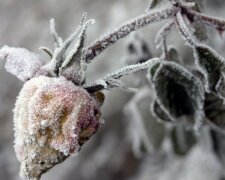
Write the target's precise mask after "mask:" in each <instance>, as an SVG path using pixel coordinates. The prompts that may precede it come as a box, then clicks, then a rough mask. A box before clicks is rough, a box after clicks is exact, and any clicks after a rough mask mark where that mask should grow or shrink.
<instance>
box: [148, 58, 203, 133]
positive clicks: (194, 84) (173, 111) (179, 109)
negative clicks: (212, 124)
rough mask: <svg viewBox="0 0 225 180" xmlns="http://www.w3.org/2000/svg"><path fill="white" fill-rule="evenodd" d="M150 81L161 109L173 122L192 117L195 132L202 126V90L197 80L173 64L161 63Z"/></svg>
mask: <svg viewBox="0 0 225 180" xmlns="http://www.w3.org/2000/svg"><path fill="white" fill-rule="evenodd" d="M153 67H154V66H153ZM150 72H151V69H150ZM152 81H153V85H154V89H155V92H156V95H157V102H158V103H159V105H160V107H161V109H163V110H164V111H165V112H168V113H169V114H170V115H171V117H172V118H173V119H174V120H175V121H177V119H178V118H179V117H182V116H192V118H193V119H194V122H193V123H194V124H195V126H194V128H195V129H196V130H198V129H199V128H200V127H201V126H202V125H203V120H204V112H203V106H204V88H203V87H202V84H201V82H200V80H199V79H197V78H196V77H195V76H194V75H193V74H191V73H190V72H189V71H188V70H186V69H185V68H183V67H182V66H180V65H178V64H176V63H174V62H162V63H161V64H160V66H159V67H158V68H157V70H156V71H155V73H154V76H153V78H152ZM181 102H185V103H181Z"/></svg>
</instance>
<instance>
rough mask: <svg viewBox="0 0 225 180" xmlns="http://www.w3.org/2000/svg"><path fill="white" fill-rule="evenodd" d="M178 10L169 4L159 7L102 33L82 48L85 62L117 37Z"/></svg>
mask: <svg viewBox="0 0 225 180" xmlns="http://www.w3.org/2000/svg"><path fill="white" fill-rule="evenodd" d="M178 10H179V8H177V7H175V6H171V7H168V8H165V9H159V10H155V11H152V12H149V13H147V14H143V15H141V16H138V17H136V18H135V19H132V20H131V21H128V22H126V23H124V24H123V25H121V26H120V27H119V28H117V29H116V30H114V31H113V32H111V33H109V34H106V35H104V36H103V37H102V38H100V39H99V40H97V41H95V42H93V43H92V44H91V45H89V46H88V47H87V48H86V49H85V50H84V58H85V59H86V61H87V62H90V61H91V60H92V59H94V58H95V57H96V56H97V55H99V54H100V53H102V52H103V51H104V50H105V49H107V48H108V47H109V46H111V45H112V44H114V43H115V42H117V41H118V40H119V39H122V38H124V37H126V36H127V35H129V34H130V33H131V32H133V31H135V30H138V29H140V28H142V27H145V26H146V25H148V24H151V23H154V22H158V21H161V20H164V19H169V18H172V17H174V16H175V14H176V13H177V11H178Z"/></svg>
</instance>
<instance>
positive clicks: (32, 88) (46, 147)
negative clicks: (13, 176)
mask: <svg viewBox="0 0 225 180" xmlns="http://www.w3.org/2000/svg"><path fill="white" fill-rule="evenodd" d="M98 99H99V98H97V96H94V95H91V94H89V93H88V92H87V91H86V90H84V89H83V88H81V87H78V86H76V85H74V84H73V83H72V82H71V81H68V80H66V79H65V78H64V77H59V78H50V77H46V76H39V77H37V78H33V79H31V80H29V81H27V82H26V83H25V85H24V86H23V88H22V90H21V92H20V94H19V96H18V98H17V101H16V104H15V109H14V126H15V127H14V128H15V151H16V155H17V158H18V160H19V161H20V162H21V168H20V175H21V176H23V177H26V178H29V179H35V178H36V179H39V178H40V176H41V174H43V173H44V172H46V171H47V170H48V169H50V168H51V167H53V166H54V165H56V164H58V163H60V162H62V161H64V160H65V159H66V158H67V157H68V156H70V155H74V154H77V153H78V151H79V150H80V148H81V146H82V144H83V143H84V142H85V141H87V140H88V139H89V138H90V137H91V136H92V135H93V134H94V133H95V132H96V130H97V129H98V128H99V127H100V125H101V121H100V120H99V117H100V105H101V103H100V101H99V100H98Z"/></svg>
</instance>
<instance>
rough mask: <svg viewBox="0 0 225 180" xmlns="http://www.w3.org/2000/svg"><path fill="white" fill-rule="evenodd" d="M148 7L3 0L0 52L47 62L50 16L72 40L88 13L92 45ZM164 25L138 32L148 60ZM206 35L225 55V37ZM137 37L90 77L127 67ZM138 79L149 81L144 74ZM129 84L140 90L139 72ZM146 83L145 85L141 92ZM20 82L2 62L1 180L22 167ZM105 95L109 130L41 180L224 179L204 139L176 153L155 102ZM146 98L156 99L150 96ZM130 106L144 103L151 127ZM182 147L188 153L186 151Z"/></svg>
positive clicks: (103, 58) (91, 69)
mask: <svg viewBox="0 0 225 180" xmlns="http://www.w3.org/2000/svg"><path fill="white" fill-rule="evenodd" d="M204 3H205V6H204V7H205V9H204V11H205V12H206V13H207V14H210V15H215V16H221V17H225V11H224V8H225V1H223V0H205V2H204ZM149 4H150V2H149V1H148V0H113V1H112V0H65V1H61V0H38V1H37V0H0V47H2V46H3V45H9V46H14V47H24V48H27V49H29V50H31V51H33V52H36V53H38V54H40V55H41V56H42V57H43V58H48V57H47V56H46V55H45V54H44V53H43V52H41V51H39V50H38V48H39V47H40V46H48V47H50V48H53V42H52V39H51V36H50V33H49V20H50V18H55V21H56V28H57V30H58V33H59V34H60V35H61V36H62V37H64V38H66V37H67V36H68V35H69V34H70V33H71V32H73V31H74V29H75V28H76V26H77V25H78V24H79V22H80V18H81V16H82V14H83V12H87V13H88V17H89V18H94V19H95V20H96V23H95V24H94V25H90V26H89V29H88V33H87V34H88V37H87V41H88V42H87V44H89V43H91V42H92V41H94V40H95V39H97V38H99V37H100V36H101V35H103V34H104V33H106V32H108V31H110V30H113V29H114V28H115V27H117V26H119V25H120V24H121V23H123V22H124V21H126V20H129V19H130V18H132V17H136V16H137V15H140V14H142V13H144V12H145V10H146V9H148V6H149ZM162 24H163V23H157V24H155V25H151V26H147V27H146V28H144V29H142V30H140V31H139V35H140V37H144V39H145V41H146V44H147V46H148V48H149V52H150V53H149V54H148V55H149V56H158V55H159V53H160V51H159V50H156V48H155V47H154V43H153V38H154V35H155V34H156V32H157V31H158V29H159V27H160V26H161V25H162ZM176 33H177V32H175V33H172V34H171V36H170V38H169V42H171V43H173V44H175V45H176V46H177V47H179V48H178V49H179V52H180V53H181V54H182V57H183V58H184V59H185V60H187V61H189V59H190V58H191V57H190V55H189V54H190V52H191V50H190V49H187V48H186V47H185V46H184V45H183V44H184V43H183V41H182V40H181V39H179V38H177V34H176ZM208 33H209V34H210V36H209V37H210V38H209V39H208V40H207V43H208V44H210V45H212V47H214V48H215V49H216V50H217V51H218V52H220V53H221V54H222V55H223V56H224V57H225V51H224V48H225V43H224V38H221V37H220V36H218V34H217V33H216V32H214V31H212V30H211V29H209V30H208ZM175 37H176V38H175ZM133 38H134V36H133V35H131V36H130V37H128V38H126V39H123V40H121V41H119V42H118V43H117V44H116V45H114V46H112V47H110V48H108V49H107V50H106V51H105V52H104V53H103V54H101V55H100V56H99V57H97V58H96V59H95V61H94V62H93V63H92V64H91V65H89V66H88V80H89V81H91V80H93V79H96V78H98V77H101V76H102V75H104V74H106V73H107V72H112V71H113V70H116V69H118V68H119V67H122V66H124V65H126V64H127V60H128V59H129V55H128V50H129V48H128V47H129V45H130V43H131V42H132V40H133ZM191 61H192V60H191ZM137 76H138V77H142V78H141V79H142V80H143V79H145V75H143V74H138V75H137ZM123 80H124V82H126V84H128V85H130V86H137V82H136V80H135V79H134V75H133V76H129V77H125V78H123ZM139 80H140V79H139ZM137 81H138V80H137ZM145 83H146V82H141V84H142V85H143V84H144V85H143V88H142V89H143V91H144V89H145V88H146V86H145ZM22 85H23V83H22V82H20V81H19V80H17V78H16V77H14V76H12V75H11V74H9V73H7V72H6V71H5V69H4V62H0V123H1V126H0V180H3V179H6V180H19V179H20V178H19V176H18V173H19V162H18V161H17V159H16V156H15V153H14V149H13V141H14V135H13V113H12V110H13V108H14V103H15V100H16V97H17V95H18V93H19V91H20V89H21V87H22ZM104 93H105V95H106V101H105V104H104V106H103V108H102V118H103V119H104V120H105V125H104V126H103V127H102V128H101V129H100V130H99V131H98V132H97V134H96V135H95V136H94V137H92V138H91V140H89V141H88V142H87V143H86V144H85V145H84V146H83V148H82V150H81V151H80V153H79V155H78V156H77V157H71V158H69V159H68V160H66V161H65V162H64V163H62V164H59V165H57V166H55V167H54V168H53V169H51V170H50V171H49V172H48V173H46V174H45V175H43V177H42V179H43V180H71V179H76V180H224V179H222V178H223V173H224V172H223V170H224V169H223V166H222V165H221V163H220V162H219V160H218V157H217V156H215V154H214V153H212V152H211V150H204V147H205V146H201V145H199V144H201V142H199V143H195V142H194V141H195V140H193V138H192V139H191V143H188V147H187V148H185V147H186V146H185V147H178V151H179V150H180V149H179V148H181V150H180V151H181V152H180V153H179V152H178V153H176V149H175V150H174V149H173V150H171V142H170V140H168V138H166V136H165V133H168V132H167V131H165V130H164V128H165V127H164V125H162V124H160V123H158V122H157V121H156V119H155V118H154V117H153V116H152V115H151V114H150V103H148V102H143V103H146V104H145V105H143V103H142V104H138V103H139V102H136V101H135V95H134V94H133V93H129V92H124V91H122V90H112V91H110V92H107V91H105V92H104ZM148 96H149V99H151V94H149V95H148ZM138 100H140V99H138ZM141 102H142V101H141ZM132 103H133V104H136V105H137V107H139V108H140V109H141V108H142V106H143V109H141V110H140V109H139V111H142V112H144V115H143V117H142V118H144V119H145V120H146V121H147V123H146V122H144V123H143V124H142V125H140V123H139V122H136V121H135V120H134V118H133V117H131V116H130V115H131V114H132V106H133V104H132ZM145 123H146V124H145ZM143 127H144V128H146V129H147V131H146V133H143V131H142V130H143V129H142V128H143ZM140 128H141V130H140ZM180 129H182V127H181V128H180ZM178 130H179V129H178ZM140 131H141V132H140ZM176 131H177V129H176V130H175V133H176ZM170 133H171V132H170ZM187 136H188V137H190V136H191V135H187ZM146 137H147V138H146ZM146 139H147V140H146ZM175 139H176V138H175ZM178 140H179V138H178ZM146 141H149V142H146ZM143 144H144V145H143ZM146 144H147V145H146ZM190 144H191V145H190ZM182 148H183V149H182ZM184 149H185V151H186V149H188V152H183V150H184ZM189 149H190V150H189ZM209 149H210V148H209ZM183 154H185V155H183Z"/></svg>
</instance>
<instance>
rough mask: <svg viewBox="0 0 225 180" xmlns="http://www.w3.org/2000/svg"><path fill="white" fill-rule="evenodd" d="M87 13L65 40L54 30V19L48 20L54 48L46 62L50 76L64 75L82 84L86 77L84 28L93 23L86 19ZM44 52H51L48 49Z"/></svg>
mask: <svg viewBox="0 0 225 180" xmlns="http://www.w3.org/2000/svg"><path fill="white" fill-rule="evenodd" d="M86 16H87V14H86V13H84V14H83V16H82V18H81V23H80V25H79V26H78V27H77V29H76V30H75V32H74V33H72V34H71V35H70V36H69V37H68V38H67V39H66V40H65V41H63V40H62V38H60V37H59V36H58V34H57V32H56V30H55V24H54V20H51V21H50V30H51V34H52V36H53V39H54V42H55V50H54V52H53V55H52V60H51V62H49V63H48V64H46V67H44V69H46V68H50V71H51V72H50V74H51V76H64V77H66V78H67V79H68V80H71V81H73V82H74V83H75V84H77V85H80V84H83V83H84V81H85V77H86V62H85V59H84V58H83V48H84V41H85V38H86V29H87V26H88V24H90V23H94V20H87V21H86ZM44 51H45V52H47V53H48V54H51V53H50V51H49V50H48V49H46V48H45V49H44Z"/></svg>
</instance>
